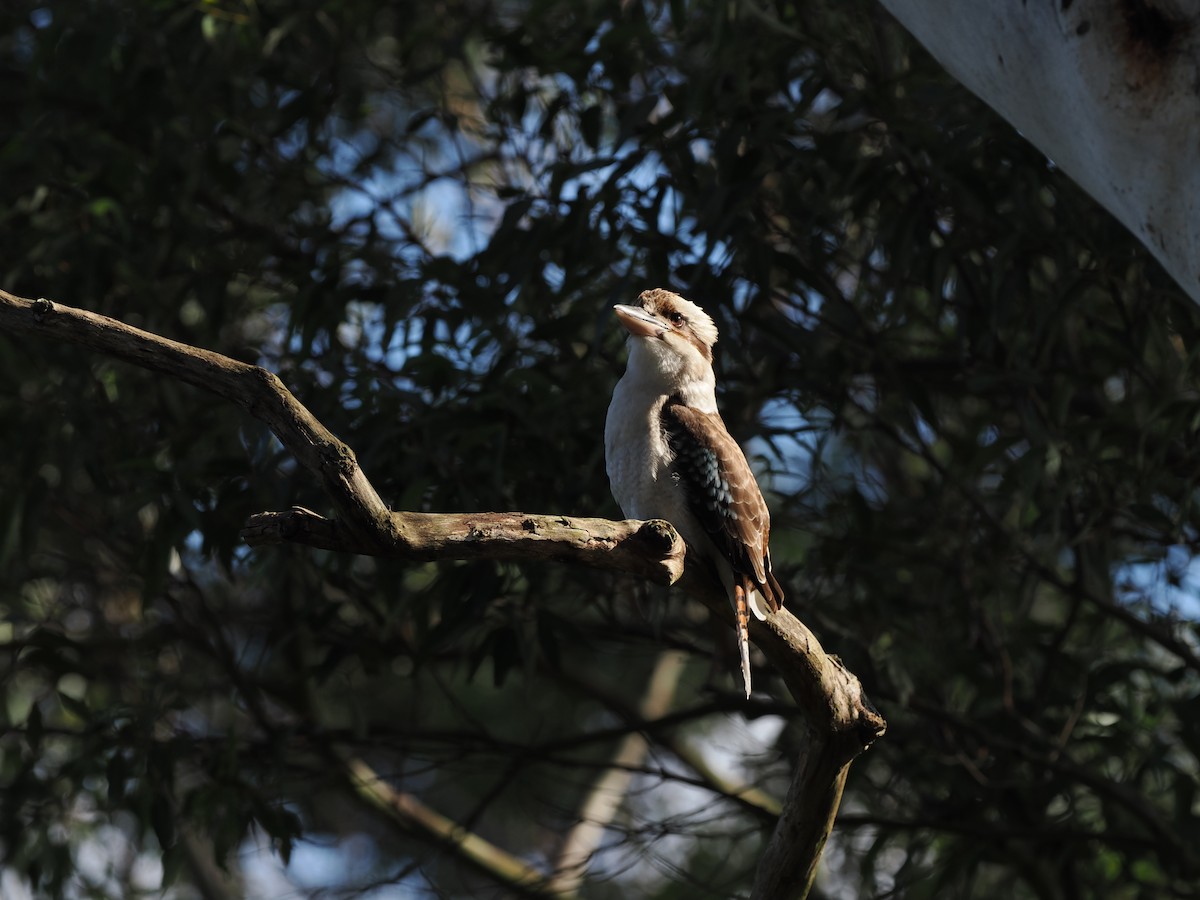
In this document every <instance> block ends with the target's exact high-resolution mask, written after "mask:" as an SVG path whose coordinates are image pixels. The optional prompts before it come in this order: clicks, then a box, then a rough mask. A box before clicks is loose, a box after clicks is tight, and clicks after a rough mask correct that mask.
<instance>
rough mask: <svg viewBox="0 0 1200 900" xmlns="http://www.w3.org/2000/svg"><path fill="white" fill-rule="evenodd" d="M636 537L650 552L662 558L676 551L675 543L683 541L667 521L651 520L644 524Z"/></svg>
mask: <svg viewBox="0 0 1200 900" xmlns="http://www.w3.org/2000/svg"><path fill="white" fill-rule="evenodd" d="M634 537H635V538H636V539H637V540H639V541H641V542H642V543H643V544H644V545H645V547H646V549H647V550H648V551H650V552H653V553H657V554H659V555H660V556H667V555H669V554H670V553H671V551H672V550H674V549H675V542H676V541H681V540H683V538H681V537H680V536H679V532H677V531H676V530H675V528H674V526H672V525H671V523H670V522H668V521H667V520H666V519H650V520H649V521H648V522H645V523H643V525H642V527H641V528H639V529H638V530H637V534H635V535H634Z"/></svg>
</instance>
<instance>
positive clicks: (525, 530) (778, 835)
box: [0, 291, 885, 900]
mask: <svg viewBox="0 0 1200 900" xmlns="http://www.w3.org/2000/svg"><path fill="white" fill-rule="evenodd" d="M0 331H3V332H7V333H9V334H21V335H34V336H37V337H42V338H46V339H49V340H57V341H68V342H70V343H73V344H77V345H80V346H83V347H86V348H88V349H90V350H94V351H97V352H100V353H104V354H107V355H109V356H114V357H117V358H118V359H122V360H125V361H127V362H130V363H133V364H134V365H137V366H141V367H142V368H145V369H150V370H152V371H155V372H159V373H161V374H164V375H168V376H170V377H172V378H176V379H178V380H180V381H185V382H187V383H188V384H191V385H194V386H196V387H199V388H202V389H204V390H207V391H212V392H213V393H216V394H218V395H219V396H221V397H224V398H225V399H227V400H230V401H232V402H233V403H236V404H237V405H239V406H240V407H242V408H243V409H244V410H246V411H247V412H248V413H249V414H250V415H251V416H253V417H254V418H256V419H258V420H259V421H261V422H263V423H264V424H265V425H267V427H269V428H270V429H271V431H272V432H273V433H274V434H275V436H276V437H277V438H278V439H279V440H280V442H281V443H282V444H283V445H284V447H286V448H287V449H288V450H289V451H290V452H291V453H292V455H293V456H294V457H295V459H296V461H297V462H298V463H299V464H300V465H301V466H302V467H304V468H305V469H306V470H307V471H309V472H310V473H311V474H312V475H313V477H314V478H316V479H318V480H319V481H320V483H321V485H322V487H323V488H324V492H325V494H326V496H327V497H328V498H329V502H330V506H331V507H332V510H333V512H334V516H333V517H325V516H322V515H320V514H318V513H315V512H312V511H310V510H306V509H300V508H294V509H292V510H290V511H286V512H268V513H260V514H258V515H255V516H252V517H251V518H250V520H249V521H248V522H247V524H246V528H245V530H244V532H243V536H244V538H245V540H246V541H247V542H248V543H251V544H255V545H263V544H270V543H275V542H282V541H289V542H293V543H299V544H307V545H310V546H313V547H320V548H324V549H328V550H338V551H344V552H348V553H360V554H367V555H372V556H385V557H392V558H397V559H406V560H413V561H427V560H435V559H446V560H450V559H493V560H510V561H535V560H541V561H551V560H552V561H557V562H567V563H573V564H576V565H584V566H589V567H592V568H598V569H610V570H618V571H623V572H627V573H630V574H633V575H636V576H638V577H641V578H647V579H649V580H652V581H655V582H658V583H660V584H675V585H677V586H678V587H679V589H681V590H683V591H684V592H686V593H687V594H689V595H691V596H693V597H695V598H696V599H698V600H699V601H700V602H702V603H704V604H705V605H706V606H707V607H708V608H709V609H710V610H712V611H713V612H714V613H715V614H716V615H718V616H720V617H721V618H723V619H726V620H731V616H732V613H731V610H730V607H729V603H728V601H727V600H726V598H725V596H724V593H723V591H722V590H721V589H720V587H719V586H718V585H716V584H715V583H714V582H713V581H712V580H711V578H710V577H709V575H708V574H707V570H706V569H704V568H703V567H702V566H700V565H689V564H688V557H687V554H686V545H685V544H684V542H683V540H682V539H681V538H680V537H679V535H678V534H677V533H676V531H675V530H674V529H673V528H672V527H671V526H670V525H669V524H668V523H666V522H662V521H651V522H635V521H626V522H613V521H609V520H607V519H593V518H576V517H572V516H561V515H533V514H529V513H491V512H485V513H455V514H440V513H413V512H393V511H392V510H390V509H389V508H388V506H387V504H386V503H384V502H383V500H382V499H381V498H380V496H379V494H378V493H377V492H376V491H375V488H374V487H373V486H372V485H371V483H370V481H369V480H368V479H367V476H366V475H365V474H364V473H363V471H362V469H361V468H360V467H359V465H358V462H357V460H356V458H355V455H354V451H353V450H351V448H350V447H348V446H347V445H346V444H344V443H343V442H342V441H340V440H338V438H336V437H335V436H334V435H333V434H332V433H331V432H330V431H329V429H327V428H326V427H325V426H324V425H322V424H321V423H320V422H318V421H317V420H316V418H315V417H314V416H313V415H312V414H311V413H310V412H309V411H308V410H307V409H306V408H305V407H304V406H303V404H301V403H300V401H298V400H297V399H296V398H295V397H294V396H292V394H291V392H290V391H288V389H287V388H286V387H285V386H284V384H283V382H282V381H281V380H280V379H279V378H278V377H277V376H276V375H274V374H273V373H271V372H269V371H267V370H266V369H264V368H262V367H261V366H255V365H250V364H248V363H243V362H239V361H237V360H234V359H230V358H229V357H226V356H222V355H221V354H218V353H213V352H211V351H208V350H203V349H200V348H197V347H192V346H189V345H187V344H181V343H178V342H176V341H172V340H169V339H167V338H163V337H160V336H158V335H155V334H151V333H149V332H146V331H142V330H140V329H138V328H133V327H132V326H130V325H126V324H125V323H123V322H119V321H117V320H116V319H111V318H108V317H107V316H101V315H97V314H96V313H91V312H87V311H86V310H81V309H74V308H72V307H68V306H63V305H62V304H59V303H52V302H51V301H49V300H44V299H38V300H27V299H23V298H21V297H17V296H14V295H12V294H9V293H6V292H4V291H0ZM751 624H752V627H751V637H752V638H753V640H754V642H755V643H756V644H757V646H758V647H759V648H760V649H761V650H762V652H763V654H764V655H765V656H766V657H767V659H768V661H769V662H770V663H771V664H772V665H773V666H774V667H775V668H776V670H777V671H778V672H779V673H780V675H781V676H782V678H783V680H784V683H785V684H786V685H787V687H788V689H789V690H790V691H791V693H792V695H793V697H795V699H796V702H797V703H798V704H799V706H800V709H801V710H802V711H803V713H804V721H805V723H806V727H807V731H808V735H807V736H808V740H807V741H805V749H804V750H803V751H802V755H801V758H800V759H799V760H797V764H796V767H795V770H794V774H793V780H792V784H791V787H790V789H789V791H788V795H787V799H786V801H785V803H784V808H783V812H782V814H781V815H780V817H779V821H778V823H777V825H776V828H775V832H774V834H773V835H772V837H771V840H770V843H769V844H768V846H767V849H766V852H765V853H764V855H763V858H762V860H761V862H760V865H759V869H758V876H757V879H756V882H755V886H754V892H753V894H752V897H753V898H755V900H768V898H770V900H787V898H801V897H804V896H806V895H807V893H808V891H809V889H810V888H811V885H812V882H813V879H814V877H815V874H816V869H817V863H818V861H819V860H820V856H821V851H822V849H823V848H824V845H825V841H826V839H827V838H828V836H829V832H830V830H831V829H832V827H833V820H834V817H835V815H836V813H837V808H838V804H839V803H840V801H841V792H842V786H843V784H844V783H845V777H846V772H847V770H848V767H849V765H850V762H851V761H852V760H853V759H854V758H855V757H856V756H857V755H858V754H859V753H861V752H862V751H863V750H864V749H865V748H866V747H868V746H869V745H870V744H871V742H872V741H874V740H875V739H876V738H878V737H879V736H880V735H882V734H883V732H884V729H885V723H884V720H883V717H882V716H881V715H880V714H879V713H878V711H876V709H875V708H874V707H873V706H872V705H871V703H870V701H869V700H868V699H867V697H866V695H865V693H864V692H863V689H862V686H861V684H860V683H859V681H858V679H857V678H855V676H854V675H853V674H852V673H851V672H850V671H849V670H847V669H846V667H845V666H844V665H843V664H842V663H841V661H840V660H839V659H838V658H837V657H835V656H831V655H829V654H827V653H826V652H825V651H824V650H823V649H822V647H821V645H820V643H819V642H818V641H817V639H816V636H815V635H813V633H812V632H811V631H809V629H808V628H807V627H806V626H805V625H804V624H803V623H802V622H801V621H800V620H799V619H797V618H796V617H795V616H794V615H792V613H790V612H789V611H787V610H781V611H780V612H778V613H775V614H774V615H772V616H770V617H769V618H768V620H767V621H766V622H757V621H756V622H752V623H751Z"/></svg>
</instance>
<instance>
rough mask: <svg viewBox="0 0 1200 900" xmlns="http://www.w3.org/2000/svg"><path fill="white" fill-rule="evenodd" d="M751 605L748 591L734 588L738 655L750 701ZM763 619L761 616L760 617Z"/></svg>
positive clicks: (747, 696)
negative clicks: (748, 600) (740, 659)
mask: <svg viewBox="0 0 1200 900" xmlns="http://www.w3.org/2000/svg"><path fill="white" fill-rule="evenodd" d="M749 608H750V604H749V603H748V602H747V596H746V590H745V588H743V587H742V586H741V585H740V584H735V585H734V586H733V613H734V617H735V618H736V619H737V642H738V654H739V655H740V656H741V658H742V681H743V682H745V684H746V699H747V700H749V699H750V611H749ZM759 618H761V616H760V617H759Z"/></svg>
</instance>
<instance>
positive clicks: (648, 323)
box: [613, 303, 667, 338]
mask: <svg viewBox="0 0 1200 900" xmlns="http://www.w3.org/2000/svg"><path fill="white" fill-rule="evenodd" d="M613 312H615V313H616V314H617V318H618V319H620V320H621V324H622V325H624V326H625V328H626V329H627V330H628V331H629V333H630V334H632V335H633V336H634V337H656V338H660V337H662V336H663V334H664V333H665V332H666V330H667V329H666V326H664V325H663V323H662V322H660V321H659V320H658V319H657V318H655V317H654V316H652V315H650V313H648V312H646V311H645V310H644V309H641V308H639V307H637V306H625V305H623V304H620V303H618V304H617V305H616V306H614V307H613Z"/></svg>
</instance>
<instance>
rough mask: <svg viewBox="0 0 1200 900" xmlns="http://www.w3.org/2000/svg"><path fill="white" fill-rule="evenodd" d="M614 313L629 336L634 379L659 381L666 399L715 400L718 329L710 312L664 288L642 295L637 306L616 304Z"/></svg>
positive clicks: (631, 369) (699, 404) (630, 359)
mask: <svg viewBox="0 0 1200 900" xmlns="http://www.w3.org/2000/svg"><path fill="white" fill-rule="evenodd" d="M613 311H614V312H616V314H617V318H618V319H620V320H621V324H622V325H624V326H625V328H626V329H627V330H628V331H629V335H630V337H629V373H630V374H632V375H634V376H635V377H637V378H639V379H645V380H647V381H651V382H661V390H662V392H663V393H666V394H676V393H679V394H683V395H684V396H685V398H687V399H689V400H693V401H699V400H700V399H701V398H702V397H703V398H707V397H710V396H712V393H713V390H714V387H715V378H714V376H713V368H712V358H713V356H712V348H713V344H715V343H716V342H717V326H716V325H715V324H713V320H712V318H711V317H710V316H709V315H708V313H706V312H705V311H704V310H702V309H701V308H700V307H699V306H697V305H696V304H695V303H693V302H692V301H690V300H685V299H684V298H683V297H680V296H679V295H678V294H675V293H672V292H671V291H665V290H662V289H661V288H655V289H654V290H650V291H643V292H642V294H641V296H639V297H638V300H637V304H636V305H633V306H624V305H620V304H618V305H617V306H614V307H613ZM695 405H697V406H707V405H708V404H707V403H700V402H696V404H695Z"/></svg>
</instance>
